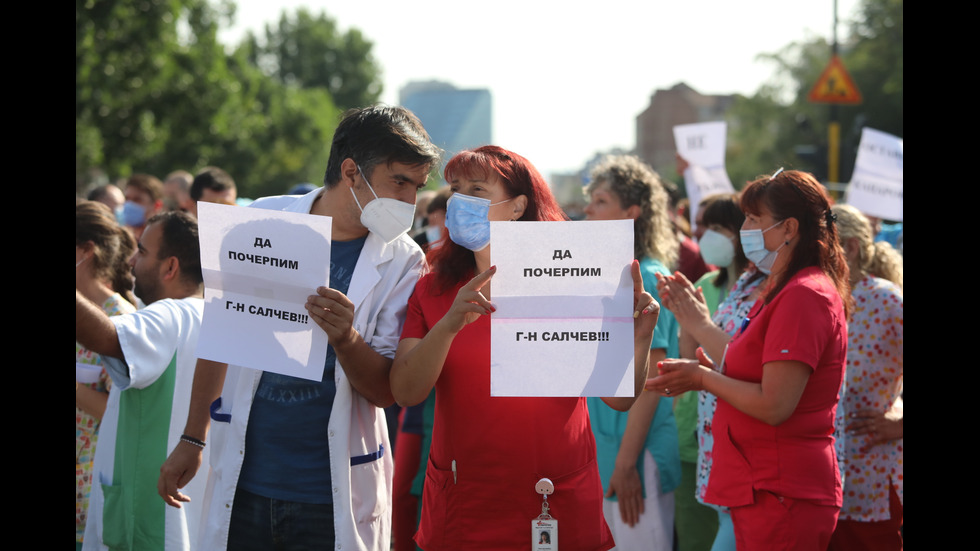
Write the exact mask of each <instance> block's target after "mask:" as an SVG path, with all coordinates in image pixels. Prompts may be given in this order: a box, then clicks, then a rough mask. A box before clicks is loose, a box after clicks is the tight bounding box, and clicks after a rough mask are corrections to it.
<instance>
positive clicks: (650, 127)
mask: <svg viewBox="0 0 980 551" xmlns="http://www.w3.org/2000/svg"><path fill="white" fill-rule="evenodd" d="M734 101H735V96H734V95H717V96H706V95H704V94H701V93H699V92H698V91H697V90H695V89H694V88H691V87H690V86H688V85H687V84H684V83H683V82H681V83H678V84H675V85H674V86H673V87H672V88H670V89H669V90H657V91H656V92H654V94H653V96H651V98H650V106H649V107H647V108H646V109H645V110H644V111H643V112H642V113H640V114H639V115H637V117H636V155H637V156H638V157H639V158H640V159H643V162H645V163H647V164H648V165H650V166H652V167H653V169H654V170H656V171H657V172H659V173H660V174H673V173H674V171H675V169H676V162H675V158H674V153H675V152H676V151H677V148H676V146H675V145H674V127H675V126H677V125H679V124H691V123H696V122H709V121H720V120H724V119H725V112H726V111H728V109H729V108H730V107H731V106H732V104H733V103H734Z"/></svg>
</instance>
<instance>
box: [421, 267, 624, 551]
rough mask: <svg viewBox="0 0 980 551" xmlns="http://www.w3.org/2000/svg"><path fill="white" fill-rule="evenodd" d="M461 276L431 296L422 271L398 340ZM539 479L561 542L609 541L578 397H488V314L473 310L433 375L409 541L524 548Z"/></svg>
mask: <svg viewBox="0 0 980 551" xmlns="http://www.w3.org/2000/svg"><path fill="white" fill-rule="evenodd" d="M463 284H465V282H462V283H460V284H458V285H457V286H456V287H454V288H452V289H449V290H447V291H445V292H442V293H441V294H437V293H439V291H438V290H437V289H435V288H434V278H433V277H432V275H431V274H430V275H426V276H423V277H422V279H421V280H419V283H418V285H417V286H416V288H415V293H414V294H413V295H412V297H411V298H410V299H409V301H408V314H407V319H406V320H405V329H404V331H403V332H402V338H403V339H405V338H419V339H420V338H422V337H424V336H425V335H426V333H428V331H429V328H431V327H432V326H433V325H435V324H436V322H438V321H439V320H440V319H442V317H443V316H444V315H445V314H446V312H448V311H449V308H450V306H451V305H452V303H453V300H454V299H455V298H456V293H457V291H459V288H460V287H462V285H463ZM528 368H529V369H531V368H533V366H528ZM453 460H455V461H456V477H455V480H454V476H453V472H452V470H451V469H452V462H453ZM541 478H549V479H551V481H552V482H553V483H554V485H555V493H554V494H552V495H551V496H549V498H548V503H549V504H550V506H551V515H552V516H553V517H554V518H555V519H557V520H558V535H559V538H560V541H559V542H558V543H559V548H560V549H562V550H565V551H567V550H572V549H582V550H586V549H588V550H606V549H610V548H612V547H613V539H612V534H611V533H610V532H609V528H608V527H607V526H606V522H605V520H604V518H603V515H602V483H601V482H600V480H599V471H598V468H597V467H596V450H595V439H594V437H593V435H592V430H591V428H590V425H589V413H588V408H587V406H586V402H585V398H525V397H521V398H501V397H495V398H491V397H490V317H489V316H480V318H479V319H478V320H477V321H475V322H473V323H471V324H469V325H467V326H466V327H464V328H463V330H462V331H460V332H459V334H457V335H456V338H455V339H454V340H453V343H452V346H451V347H450V349H449V355H448V356H447V358H446V363H445V365H444V366H443V369H442V373H441V374H440V376H439V380H438V381H437V382H436V410H435V424H434V426H433V433H432V448H431V450H430V452H429V464H428V467H427V470H426V477H425V489H424V491H423V497H422V519H421V523H420V525H419V532H418V534H417V535H416V537H415V539H416V541H417V542H418V544H419V546H420V547H422V548H423V549H425V550H426V551H439V550H442V549H453V550H456V549H474V550H478V549H528V548H530V543H531V542H530V540H531V520H532V519H534V518H536V517H537V516H538V515H539V514H541V503H542V498H541V495H540V494H538V493H537V492H535V490H534V485H535V483H537V481H538V480H540V479H541Z"/></svg>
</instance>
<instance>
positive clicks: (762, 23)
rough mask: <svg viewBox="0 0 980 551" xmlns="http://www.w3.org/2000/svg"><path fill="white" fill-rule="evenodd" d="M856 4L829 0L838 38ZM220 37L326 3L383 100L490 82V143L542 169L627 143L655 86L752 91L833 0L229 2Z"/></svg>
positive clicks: (821, 27) (829, 19)
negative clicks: (366, 62) (366, 43)
mask: <svg viewBox="0 0 980 551" xmlns="http://www.w3.org/2000/svg"><path fill="white" fill-rule="evenodd" d="M858 1H859V0H837V2H838V19H839V24H838V30H837V32H838V37H839V38H840V39H841V40H843V39H844V37H845V36H846V34H847V30H848V26H847V21H849V19H850V18H851V17H852V15H853V12H854V9H855V7H856V5H857V3H858ZM236 5H237V10H236V14H235V18H234V24H233V26H232V27H230V28H228V29H226V30H224V31H222V34H221V37H220V39H221V40H222V42H223V43H225V44H228V45H232V44H237V42H238V41H239V40H241V38H242V37H243V36H244V35H245V32H246V31H247V30H252V31H253V32H256V33H259V34H261V32H262V29H263V28H264V26H265V24H267V23H272V24H274V23H276V22H277V21H278V19H279V16H280V14H281V13H282V11H283V10H284V9H285V10H287V11H289V12H293V11H295V9H296V8H298V7H300V6H305V7H306V8H308V9H310V10H311V11H312V12H313V13H319V12H320V11H325V12H326V13H327V14H328V15H329V16H330V17H333V18H334V19H335V20H336V22H337V24H338V26H339V27H340V28H341V29H343V30H347V29H350V28H358V29H360V30H361V32H362V33H363V34H364V35H365V37H366V38H367V39H369V40H371V41H372V42H373V43H374V50H373V51H374V56H375V59H376V60H377V61H378V62H379V64H380V66H381V68H382V78H383V81H384V92H383V93H382V96H381V100H382V101H383V102H385V103H391V104H396V103H397V102H398V90H399V89H400V88H401V87H402V86H404V85H405V84H407V83H408V82H410V81H413V80H441V81H445V82H449V83H451V84H453V85H455V86H456V87H458V88H488V89H489V90H490V92H491V94H492V96H493V141H494V143H495V144H496V145H499V146H501V147H504V148H506V149H510V150H512V151H514V152H516V153H519V154H521V155H523V156H524V157H526V158H528V159H529V160H530V161H531V162H532V163H534V165H535V166H537V167H538V169H540V170H541V171H542V172H543V173H544V174H545V175H546V177H547V176H548V175H550V174H553V173H556V172H574V171H577V170H579V169H580V168H581V167H582V166H583V165H584V164H585V163H586V162H587V161H588V160H589V159H591V158H592V157H593V156H594V155H595V154H596V153H597V152H605V151H608V150H610V149H612V148H623V149H627V150H629V149H632V148H633V147H634V146H635V144H636V138H635V132H636V130H635V127H636V116H637V115H639V114H640V113H641V112H642V111H643V110H644V109H645V108H646V107H647V106H648V105H649V103H650V98H651V96H652V95H653V93H654V92H655V91H656V90H657V89H668V88H671V87H672V86H674V85H675V84H677V83H679V82H684V83H686V84H687V85H688V86H691V87H692V88H694V89H695V90H697V91H699V92H701V93H704V94H731V93H740V94H744V95H751V94H753V93H754V92H755V91H756V90H757V89H758V88H759V86H760V85H761V84H762V83H764V82H766V81H767V80H770V79H772V78H773V76H774V72H775V66H774V65H773V64H772V63H770V62H765V61H762V60H758V59H757V58H758V55H759V54H762V53H775V52H778V51H780V50H781V49H783V48H784V47H786V46H787V45H789V44H790V43H792V42H794V41H801V40H805V39H808V38H813V37H816V36H822V37H826V38H828V39H829V38H830V37H831V34H832V32H833V5H834V0H742V1H733V0H671V1H664V0H643V1H641V0H632V1H630V0H600V1H591V2H581V1H578V0H565V1H562V2H558V1H553V0H492V1H485V2H467V1H465V0H415V1H414V2H413V1H409V2H406V1H404V0H401V1H395V0H355V1H338V0H334V1H328V0H279V1H269V0H236Z"/></svg>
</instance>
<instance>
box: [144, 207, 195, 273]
mask: <svg viewBox="0 0 980 551" xmlns="http://www.w3.org/2000/svg"><path fill="white" fill-rule="evenodd" d="M150 224H160V229H161V230H163V231H161V232H160V235H161V239H160V252H159V254H158V256H157V258H159V259H161V260H163V259H165V258H170V257H171V256H175V257H177V261H178V262H179V263H180V274H181V277H182V278H184V281H186V282H188V283H193V284H195V285H200V284H201V283H202V282H203V281H204V277H203V276H202V275H201V244H200V240H199V239H198V237H197V219H195V218H194V217H193V216H191V215H190V214H187V213H186V212H182V211H167V212H161V213H159V214H155V215H153V216H152V217H151V218H150V219H149V220H147V222H146V225H147V226H149V225H150Z"/></svg>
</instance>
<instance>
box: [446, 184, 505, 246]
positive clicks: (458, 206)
mask: <svg viewBox="0 0 980 551" xmlns="http://www.w3.org/2000/svg"><path fill="white" fill-rule="evenodd" d="M510 200H511V199H506V200H504V201H500V202H499V203H490V200H489V199H481V198H480V197H473V196H472V195H464V194H462V193H453V194H452V195H450V196H449V201H448V202H447V203H446V229H447V230H449V239H452V240H453V243H456V244H457V245H460V246H462V247H466V248H467V249H469V250H471V251H473V252H476V251H482V250H483V249H485V248H486V247H487V245H489V244H490V207H492V206H495V205H500V204H503V203H506V202H507V201H510Z"/></svg>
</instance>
